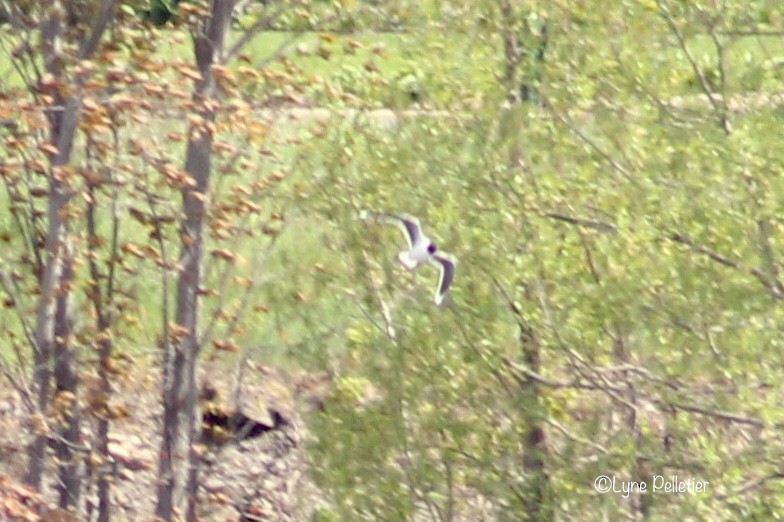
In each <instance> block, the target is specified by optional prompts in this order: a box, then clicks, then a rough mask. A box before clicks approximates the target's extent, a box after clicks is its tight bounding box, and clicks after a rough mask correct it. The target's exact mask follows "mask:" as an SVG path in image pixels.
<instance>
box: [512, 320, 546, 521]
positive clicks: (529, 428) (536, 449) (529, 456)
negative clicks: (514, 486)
mask: <svg viewBox="0 0 784 522" xmlns="http://www.w3.org/2000/svg"><path fill="white" fill-rule="evenodd" d="M521 321H522V318H521ZM520 348H521V350H522V353H523V361H524V362H525V365H526V367H528V368H529V369H530V370H531V371H532V372H533V373H535V374H539V373H540V372H541V367H542V362H541V348H540V346H539V342H538V340H537V338H536V335H535V334H534V331H533V329H532V328H531V327H530V326H528V325H526V324H525V323H521V324H520ZM520 386H521V394H522V398H523V400H522V403H523V405H524V409H523V411H524V413H523V417H524V418H525V426H526V428H525V435H524V437H523V471H524V472H525V477H526V487H525V495H524V502H525V506H524V507H523V512H524V513H525V514H526V520H530V521H537V522H540V521H542V522H543V521H548V520H553V511H552V503H551V499H550V494H549V490H550V478H549V476H548V474H547V468H546V457H547V446H546V443H545V431H544V417H545V415H546V413H545V411H544V407H543V406H542V397H541V390H540V385H539V383H538V382H536V381H535V380H534V379H532V378H528V379H527V381H525V382H523V383H522V384H521V385H520Z"/></svg>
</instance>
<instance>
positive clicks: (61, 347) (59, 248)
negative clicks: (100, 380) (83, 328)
mask: <svg viewBox="0 0 784 522" xmlns="http://www.w3.org/2000/svg"><path fill="white" fill-rule="evenodd" d="M49 11H50V12H49V15H48V17H47V18H46V19H45V20H44V22H43V23H42V24H41V45H42V51H43V56H44V63H45V65H46V69H47V71H48V72H49V73H50V74H52V75H53V76H55V77H60V76H61V74H62V57H61V56H60V51H59V46H60V36H61V32H62V29H63V25H62V24H63V21H62V19H61V16H62V12H61V11H60V10H58V9H56V8H54V7H52V8H50V9H49ZM53 98H54V99H53V102H52V104H51V105H50V108H49V110H48V113H47V117H48V118H49V126H50V143H51V145H53V146H54V147H55V148H56V149H57V151H56V152H55V153H53V154H52V156H51V161H50V164H51V173H50V177H49V189H50V194H49V202H48V209H47V210H48V212H47V220H48V227H47V233H46V242H45V246H44V248H45V254H44V256H45V261H44V269H43V273H42V274H41V278H40V293H39V300H38V309H37V314H36V328H35V343H36V353H35V359H34V360H35V370H34V386H35V390H36V393H37V397H38V404H37V405H38V408H39V413H40V414H41V415H42V416H45V414H46V411H47V409H48V407H49V402H50V388H51V376H52V368H51V365H52V357H53V355H55V354H54V352H53V350H54V349H55V339H56V337H55V335H56V333H57V336H58V337H57V339H58V342H57V346H56V348H57V354H56V355H58V356H59V357H61V358H62V357H63V356H65V353H64V352H69V351H70V350H71V347H70V346H69V344H68V343H69V342H70V324H69V323H68V322H67V321H66V318H67V317H68V315H69V310H68V306H69V299H68V296H69V293H70V287H69V285H68V284H62V274H63V262H64V258H65V257H67V256H70V253H69V252H68V251H67V244H68V230H67V221H68V216H67V212H66V207H67V205H68V202H69V201H70V199H71V193H70V189H69V187H68V185H67V183H66V182H65V179H64V173H63V171H62V170H61V169H60V167H62V166H63V165H66V164H68V162H69V161H70V158H71V150H72V148H73V141H74V136H75V133H76V125H77V122H78V117H79V109H80V100H79V99H78V98H76V97H74V96H69V97H67V98H66V97H63V96H62V95H61V94H59V93H58V94H56V95H55V96H54V97H53ZM60 334H63V335H60ZM68 386H69V387H72V388H74V389H75V384H72V383H69V384H68ZM45 431H46V430H45V429H39V430H38V431H37V433H36V435H35V436H34V439H33V442H32V444H31V445H30V448H29V452H28V455H29V465H28V473H27V479H26V481H27V483H28V484H30V485H31V486H33V487H35V488H36V489H38V488H40V485H41V478H42V474H43V469H44V455H45V453H46V447H47V434H46V433H45ZM77 431H78V427H77ZM76 496H77V497H78V495H76Z"/></svg>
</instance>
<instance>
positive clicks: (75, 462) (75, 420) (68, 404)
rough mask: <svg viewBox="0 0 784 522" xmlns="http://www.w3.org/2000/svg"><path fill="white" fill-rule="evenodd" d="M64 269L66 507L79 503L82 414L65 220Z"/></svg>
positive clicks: (58, 322)
mask: <svg viewBox="0 0 784 522" xmlns="http://www.w3.org/2000/svg"><path fill="white" fill-rule="evenodd" d="M64 225H65V228H64V234H63V237H64V240H63V246H62V252H63V256H62V260H61V262H62V265H63V266H62V273H61V276H60V289H59V291H58V296H57V304H56V307H55V316H54V354H53V355H54V380H55V389H56V394H57V395H56V396H59V397H60V398H61V401H62V402H61V410H60V411H59V418H60V427H59V430H58V440H57V442H56V445H55V452H56V455H57V466H58V478H59V481H58V483H57V494H58V497H59V505H60V507H62V508H68V507H72V506H74V507H75V506H77V505H78V503H79V496H80V493H81V470H80V466H79V462H80V460H81V459H79V455H78V454H77V453H76V452H75V451H74V450H75V449H76V448H78V446H79V425H80V422H79V421H80V415H79V406H78V401H77V394H78V384H79V376H78V373H77V360H76V353H75V351H74V348H73V347H72V346H71V344H70V343H71V330H72V318H71V298H70V297H71V292H70V290H68V288H69V287H70V285H71V283H72V281H73V275H74V274H73V252H72V250H71V245H70V239H68V235H69V231H68V228H67V222H66V223H65V224H64Z"/></svg>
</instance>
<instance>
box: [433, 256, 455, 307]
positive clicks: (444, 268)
mask: <svg viewBox="0 0 784 522" xmlns="http://www.w3.org/2000/svg"><path fill="white" fill-rule="evenodd" d="M431 259H432V261H433V262H434V263H438V265H439V266H440V267H441V275H440V277H439V278H438V286H437V287H436V295H435V300H436V304H437V305H440V304H441V303H442V302H443V301H444V298H445V297H446V293H447V292H448V291H449V287H450V285H451V284H452V281H454V279H455V266H456V265H457V260H456V259H455V258H454V256H451V255H449V254H445V253H443V252H440V253H438V254H434V255H433V257H432V258H431Z"/></svg>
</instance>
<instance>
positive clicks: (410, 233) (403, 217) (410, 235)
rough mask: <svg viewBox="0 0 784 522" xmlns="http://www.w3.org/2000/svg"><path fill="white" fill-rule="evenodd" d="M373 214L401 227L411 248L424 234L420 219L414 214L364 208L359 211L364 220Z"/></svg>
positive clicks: (380, 219) (378, 218)
mask: <svg viewBox="0 0 784 522" xmlns="http://www.w3.org/2000/svg"><path fill="white" fill-rule="evenodd" d="M371 216H373V217H374V218H375V219H377V220H379V221H382V222H385V223H392V224H394V225H397V226H398V227H400V230H401V231H402V232H403V236H404V237H405V238H406V241H407V242H408V248H409V249H412V248H414V245H415V244H416V243H417V242H418V241H419V238H420V237H421V236H422V226H421V225H420V224H419V220H418V219H417V218H415V217H414V216H411V215H408V214H385V213H383V212H371V211H368V210H363V211H362V212H360V213H359V217H360V219H363V220H366V219H368V218H369V217H371Z"/></svg>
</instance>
